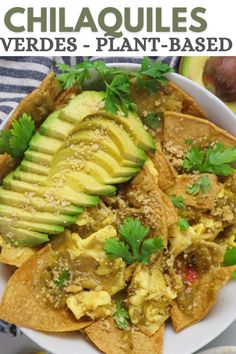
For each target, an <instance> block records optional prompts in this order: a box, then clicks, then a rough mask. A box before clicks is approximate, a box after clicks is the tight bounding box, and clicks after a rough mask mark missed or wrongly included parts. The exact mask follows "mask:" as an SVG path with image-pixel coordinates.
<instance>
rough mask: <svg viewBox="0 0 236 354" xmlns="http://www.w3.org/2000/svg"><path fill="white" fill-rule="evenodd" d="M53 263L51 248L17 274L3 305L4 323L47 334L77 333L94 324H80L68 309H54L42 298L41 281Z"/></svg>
mask: <svg viewBox="0 0 236 354" xmlns="http://www.w3.org/2000/svg"><path fill="white" fill-rule="evenodd" d="M53 260H54V257H53V252H52V249H51V247H50V246H49V245H48V246H46V247H44V248H43V249H42V250H41V251H39V252H38V253H37V254H36V255H35V256H32V257H31V258H29V259H28V260H27V261H26V262H25V263H24V264H23V265H22V266H21V267H20V268H19V269H17V270H16V271H15V273H14V274H13V275H12V277H11V278H10V280H9V282H8V284H7V288H6V289H5V292H4V295H3V298H2V302H1V304H0V319H2V320H4V321H7V322H10V323H14V324H15V325H17V326H22V327H27V328H32V329H36V330H42V331H47V332H69V331H76V330H79V329H81V328H84V327H86V326H88V325H89V324H91V321H82V320H81V321H77V320H76V319H75V317H74V316H73V315H72V313H70V311H69V310H67V309H60V310H56V309H54V308H53V307H51V306H49V305H48V304H47V303H46V302H44V301H43V299H42V298H41V297H40V291H41V289H40V287H39V285H38V280H39V279H40V276H41V274H42V272H43V270H44V269H46V268H47V267H48V266H49V265H50V264H51V263H52V262H53Z"/></svg>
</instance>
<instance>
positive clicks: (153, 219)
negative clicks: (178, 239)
mask: <svg viewBox="0 0 236 354" xmlns="http://www.w3.org/2000/svg"><path fill="white" fill-rule="evenodd" d="M126 199H127V200H128V202H129V203H130V205H131V206H132V207H134V208H137V209H141V210H143V212H144V217H145V221H146V222H147V225H149V226H150V227H151V234H154V235H159V236H160V237H161V238H162V239H163V240H164V241H165V242H167V221H166V212H165V207H164V206H163V196H162V191H161V189H160V188H159V186H158V179H157V176H155V175H153V174H152V173H151V171H150V170H149V168H148V167H147V166H146V165H144V168H143V169H142V170H141V171H140V172H139V174H138V175H137V176H136V177H135V178H134V179H133V180H132V181H131V182H130V183H129V185H128V186H127V188H126Z"/></svg>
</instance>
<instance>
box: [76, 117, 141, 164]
mask: <svg viewBox="0 0 236 354" xmlns="http://www.w3.org/2000/svg"><path fill="white" fill-rule="evenodd" d="M83 129H85V130H87V129H93V130H97V129H106V132H107V134H108V136H110V137H111V138H112V140H113V141H114V142H115V144H116V145H117V146H118V148H119V150H120V153H121V155H122V156H123V158H124V159H127V160H131V161H134V162H135V163H137V164H143V163H144V162H145V161H146V159H147V155H146V154H145V152H144V150H142V149H140V148H138V147H137V146H136V145H135V144H134V142H133V140H132V138H131V137H130V136H129V134H128V133H126V131H125V130H124V129H122V128H121V127H120V126H119V125H118V124H116V122H114V121H111V120H110V119H107V118H100V117H99V118H87V119H85V120H84V121H83V122H81V123H80V124H79V125H78V126H77V127H76V131H75V132H78V131H80V130H83ZM104 139H105V138H104Z"/></svg>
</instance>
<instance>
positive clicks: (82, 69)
mask: <svg viewBox="0 0 236 354" xmlns="http://www.w3.org/2000/svg"><path fill="white" fill-rule="evenodd" d="M57 68H58V69H59V70H60V71H61V74H59V75H57V79H58V80H59V81H60V82H61V84H62V87H63V88H64V89H67V88H70V87H73V86H74V85H75V84H77V85H78V87H81V86H82V85H83V83H84V81H85V80H87V79H89V78H90V70H89V69H92V68H93V64H92V63H91V62H90V60H85V61H84V62H83V63H80V64H77V65H75V66H73V67H71V66H69V65H67V64H60V63H59V64H57Z"/></svg>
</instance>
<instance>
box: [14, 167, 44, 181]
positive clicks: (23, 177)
mask: <svg viewBox="0 0 236 354" xmlns="http://www.w3.org/2000/svg"><path fill="white" fill-rule="evenodd" d="M13 178H14V179H18V180H20V181H24V182H28V183H35V184H43V183H45V181H46V180H47V177H46V176H43V175H38V174H35V173H30V172H25V171H21V170H20V168H19V167H18V168H17V169H16V170H15V172H14V173H13Z"/></svg>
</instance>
